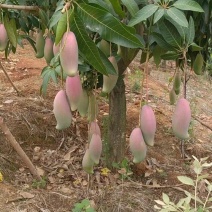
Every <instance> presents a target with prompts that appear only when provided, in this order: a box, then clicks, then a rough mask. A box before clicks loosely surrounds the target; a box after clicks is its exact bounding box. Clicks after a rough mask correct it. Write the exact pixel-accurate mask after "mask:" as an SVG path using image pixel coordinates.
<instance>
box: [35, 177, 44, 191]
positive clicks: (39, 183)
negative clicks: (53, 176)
mask: <svg viewBox="0 0 212 212" xmlns="http://www.w3.org/2000/svg"><path fill="white" fill-rule="evenodd" d="M46 180H47V179H46V177H43V178H42V180H33V181H32V187H33V188H36V189H38V188H46V184H47V182H46Z"/></svg>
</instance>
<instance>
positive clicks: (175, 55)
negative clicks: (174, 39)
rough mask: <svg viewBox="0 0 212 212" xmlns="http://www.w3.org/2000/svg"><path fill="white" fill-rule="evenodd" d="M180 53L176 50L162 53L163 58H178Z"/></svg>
mask: <svg viewBox="0 0 212 212" xmlns="http://www.w3.org/2000/svg"><path fill="white" fill-rule="evenodd" d="M179 56H180V55H179V54H178V53H177V52H174V51H168V52H167V53H165V54H163V55H161V59H163V60H176V59H177V58H178V57H179Z"/></svg>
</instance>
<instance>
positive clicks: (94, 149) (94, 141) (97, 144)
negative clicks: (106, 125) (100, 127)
mask: <svg viewBox="0 0 212 212" xmlns="http://www.w3.org/2000/svg"><path fill="white" fill-rule="evenodd" d="M88 150H89V154H90V157H91V160H92V161H93V162H94V163H95V164H98V163H99V159H100V156H101V153H102V140H101V137H100V135H98V134H93V135H92V137H91V141H90V144H89V148H88Z"/></svg>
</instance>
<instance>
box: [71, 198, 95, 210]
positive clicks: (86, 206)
mask: <svg viewBox="0 0 212 212" xmlns="http://www.w3.org/2000/svg"><path fill="white" fill-rule="evenodd" d="M72 212H95V210H94V208H93V207H92V206H91V203H90V201H89V200H88V199H83V200H82V201H81V202H79V203H76V204H75V205H74V208H73V209H72Z"/></svg>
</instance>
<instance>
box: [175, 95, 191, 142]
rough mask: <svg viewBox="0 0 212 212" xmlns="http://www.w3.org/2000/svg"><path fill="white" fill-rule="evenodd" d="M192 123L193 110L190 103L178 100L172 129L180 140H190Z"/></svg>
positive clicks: (182, 99)
mask: <svg viewBox="0 0 212 212" xmlns="http://www.w3.org/2000/svg"><path fill="white" fill-rule="evenodd" d="M190 122H191V110H190V106H189V102H188V101H187V100H186V99H184V98H181V99H179V100H178V102H177V104H176V107H175V110H174V114H173V116H172V129H173V132H174V134H175V136H177V137H178V138H180V139H187V138H189V134H188V128H189V124H190Z"/></svg>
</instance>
